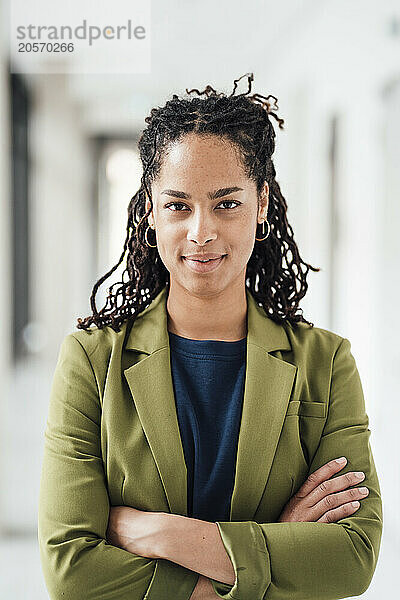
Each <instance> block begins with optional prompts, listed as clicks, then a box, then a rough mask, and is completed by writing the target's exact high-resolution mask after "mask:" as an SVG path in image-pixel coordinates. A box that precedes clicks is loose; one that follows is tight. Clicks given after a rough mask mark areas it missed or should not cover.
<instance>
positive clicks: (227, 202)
mask: <svg viewBox="0 0 400 600" xmlns="http://www.w3.org/2000/svg"><path fill="white" fill-rule="evenodd" d="M222 204H236V206H239V205H240V204H241V203H240V202H237V200H224V201H223V202H220V204H219V205H218V206H221V205H222ZM172 206H175V207H179V206H185V204H183V202H171V203H170V204H167V205H166V207H165V208H169V209H171V207H172ZM236 206H234V207H233V208H236ZM223 210H232V209H231V208H228V209H226V208H225V209H223ZM172 212H182V210H181V209H180V208H174V209H172Z"/></svg>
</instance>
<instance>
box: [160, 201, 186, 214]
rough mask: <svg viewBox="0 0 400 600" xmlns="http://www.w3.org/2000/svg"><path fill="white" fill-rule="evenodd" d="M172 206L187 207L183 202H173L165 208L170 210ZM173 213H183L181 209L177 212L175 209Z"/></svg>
mask: <svg viewBox="0 0 400 600" xmlns="http://www.w3.org/2000/svg"><path fill="white" fill-rule="evenodd" d="M171 206H185V205H184V204H183V202H171V203H170V204H167V205H166V207H165V208H170V207H171ZM173 212H181V211H180V210H179V209H177V211H175V209H174V211H173Z"/></svg>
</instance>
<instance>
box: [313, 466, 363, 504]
mask: <svg viewBox="0 0 400 600" xmlns="http://www.w3.org/2000/svg"><path fill="white" fill-rule="evenodd" d="M363 479H365V474H364V473H362V475H361V476H359V475H358V473H357V472H356V471H350V472H349V473H344V475H340V476H339V477H334V478H333V479H328V480H327V481H323V482H322V483H320V484H319V485H318V486H317V487H316V488H315V489H314V490H313V491H312V492H311V493H310V494H309V495H308V497H307V503H308V505H309V506H314V505H315V504H317V502H319V501H320V500H322V499H323V498H325V497H329V494H336V495H339V496H340V494H338V492H341V491H342V490H347V489H348V488H349V487H350V486H355V485H358V484H359V483H361V482H362V481H363ZM357 490H358V488H357V489H355V490H354V489H351V490H349V492H354V496H355V497H356V498H357V497H358V491H357ZM352 497H353V496H351V497H348V499H349V500H351V499H352Z"/></svg>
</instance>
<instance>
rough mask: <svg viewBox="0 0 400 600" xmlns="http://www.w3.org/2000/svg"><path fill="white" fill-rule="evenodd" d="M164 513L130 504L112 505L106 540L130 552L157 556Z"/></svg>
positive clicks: (145, 555)
mask: <svg viewBox="0 0 400 600" xmlns="http://www.w3.org/2000/svg"><path fill="white" fill-rule="evenodd" d="M164 514H165V513H161V512H147V511H144V510H138V509H136V508H132V507H130V506H112V507H111V508H110V513H109V517H108V526H107V533H106V538H107V541H108V542H109V543H110V544H112V545H113V546H118V547H119V548H122V549H123V550H127V551H128V552H131V553H132V554H137V555H139V556H144V557H146V558H159V556H158V552H157V548H158V545H159V542H160V536H161V533H162V523H163V515H164Z"/></svg>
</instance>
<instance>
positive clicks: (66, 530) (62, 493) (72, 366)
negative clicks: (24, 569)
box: [38, 334, 198, 600]
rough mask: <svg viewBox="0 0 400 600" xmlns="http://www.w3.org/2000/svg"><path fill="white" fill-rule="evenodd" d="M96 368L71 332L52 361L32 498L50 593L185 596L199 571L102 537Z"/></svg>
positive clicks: (122, 598) (103, 490) (104, 497)
mask: <svg viewBox="0 0 400 600" xmlns="http://www.w3.org/2000/svg"><path fill="white" fill-rule="evenodd" d="M100 422H101V408H100V401H99V392H98V387H97V383H96V378H95V374H94V371H93V369H92V366H91V363H90V361H89V358H88V356H87V354H86V352H85V350H84V348H83V346H82V345H81V343H80V342H79V341H78V340H77V338H75V337H74V335H73V334H69V335H67V336H66V338H65V339H64V340H63V342H62V344H61V348H60V352H59V356H58V362H57V365H56V369H55V373H54V378H53V383H52V388H51V394H50V403H49V410H48V419H47V426H46V429H45V434H44V438H45V441H44V453H43V461H42V472H41V479H40V491H39V506H38V541H39V552H40V561H41V565H42V571H43V574H44V578H45V583H46V587H47V590H48V592H49V596H50V598H51V599H52V600H61V599H63V598H68V600H81V599H82V598H83V597H84V598H85V600H108V599H110V600H111V599H112V600H139V599H140V600H142V599H146V600H164V599H165V600H167V599H169V598H174V599H179V600H187V599H188V598H190V596H191V594H192V591H193V589H194V587H195V585H196V583H197V579H198V573H195V572H193V571H190V570H189V569H186V568H185V567H182V566H180V565H177V564H175V563H173V562H170V561H167V560H165V559H149V558H145V557H142V556H139V555H136V554H132V553H130V552H127V551H125V550H123V549H121V548H118V547H116V546H113V545H111V544H109V543H108V542H107V541H106V531H107V525H108V516H109V509H110V503H109V496H108V492H107V485H106V478H105V472H104V468H103V463H102V458H101V442H100Z"/></svg>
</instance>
